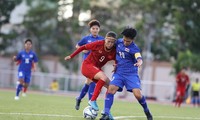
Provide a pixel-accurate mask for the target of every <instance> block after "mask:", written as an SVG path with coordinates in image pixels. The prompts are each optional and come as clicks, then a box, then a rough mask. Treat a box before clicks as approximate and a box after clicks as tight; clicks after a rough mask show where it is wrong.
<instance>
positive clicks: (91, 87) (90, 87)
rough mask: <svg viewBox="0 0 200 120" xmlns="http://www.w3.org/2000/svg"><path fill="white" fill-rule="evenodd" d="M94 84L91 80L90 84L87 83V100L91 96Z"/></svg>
mask: <svg viewBox="0 0 200 120" xmlns="http://www.w3.org/2000/svg"><path fill="white" fill-rule="evenodd" d="M95 86H96V83H95V82H91V83H90V85H89V89H88V99H89V100H90V99H91V98H92V95H93V93H94V88H95Z"/></svg>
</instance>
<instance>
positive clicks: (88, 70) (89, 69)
mask: <svg viewBox="0 0 200 120" xmlns="http://www.w3.org/2000/svg"><path fill="white" fill-rule="evenodd" d="M99 71H101V69H99V68H97V67H96V66H94V65H93V64H88V63H85V62H83V64H82V68H81V72H82V74H83V75H84V76H85V77H87V78H89V79H91V80H92V81H93V82H97V81H98V80H95V79H94V76H95V75H96V74H97V73H98V72H99Z"/></svg>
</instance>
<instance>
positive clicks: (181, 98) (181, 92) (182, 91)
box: [178, 88, 185, 107]
mask: <svg viewBox="0 0 200 120" xmlns="http://www.w3.org/2000/svg"><path fill="white" fill-rule="evenodd" d="M184 97H185V88H181V89H180V96H179V100H178V107H181V104H182V102H183V100H184Z"/></svg>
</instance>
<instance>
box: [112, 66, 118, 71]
mask: <svg viewBox="0 0 200 120" xmlns="http://www.w3.org/2000/svg"><path fill="white" fill-rule="evenodd" d="M113 68H114V69H113V71H112V72H115V71H116V68H117V64H113Z"/></svg>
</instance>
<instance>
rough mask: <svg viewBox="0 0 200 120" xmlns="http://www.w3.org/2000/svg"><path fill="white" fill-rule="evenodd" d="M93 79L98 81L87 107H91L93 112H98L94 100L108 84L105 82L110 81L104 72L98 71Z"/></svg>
mask: <svg viewBox="0 0 200 120" xmlns="http://www.w3.org/2000/svg"><path fill="white" fill-rule="evenodd" d="M94 79H96V80H98V82H97V83H96V86H95V89H94V93H93V95H92V98H91V99H90V101H89V102H88V103H89V105H91V106H92V108H93V109H95V110H97V111H98V110H99V108H98V105H97V103H96V99H97V97H98V96H99V94H100V92H101V89H102V87H103V86H104V85H105V84H106V83H108V82H107V81H110V80H109V78H108V77H107V76H106V75H105V73H104V72H102V71H99V72H98V73H97V74H96V75H95V76H94Z"/></svg>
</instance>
